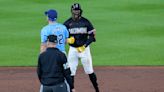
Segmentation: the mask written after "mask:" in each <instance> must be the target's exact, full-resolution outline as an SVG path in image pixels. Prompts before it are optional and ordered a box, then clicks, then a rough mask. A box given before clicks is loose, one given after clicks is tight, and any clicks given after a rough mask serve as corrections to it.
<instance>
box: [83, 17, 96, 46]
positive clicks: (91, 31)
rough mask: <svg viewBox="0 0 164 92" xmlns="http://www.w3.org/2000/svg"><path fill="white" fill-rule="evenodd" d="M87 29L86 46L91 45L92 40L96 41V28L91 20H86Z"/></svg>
mask: <svg viewBox="0 0 164 92" xmlns="http://www.w3.org/2000/svg"><path fill="white" fill-rule="evenodd" d="M86 26H87V31H88V36H89V37H88V40H87V41H86V43H85V47H87V46H88V45H90V44H91V43H92V42H95V41H96V38H95V29H94V27H93V25H92V24H91V22H90V21H89V20H87V21H86Z"/></svg>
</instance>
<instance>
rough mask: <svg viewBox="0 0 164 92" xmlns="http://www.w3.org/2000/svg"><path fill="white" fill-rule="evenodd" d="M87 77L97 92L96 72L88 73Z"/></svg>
mask: <svg viewBox="0 0 164 92" xmlns="http://www.w3.org/2000/svg"><path fill="white" fill-rule="evenodd" d="M89 78H90V80H91V82H92V84H93V87H94V88H95V90H96V92H99V88H98V83H97V77H96V74H95V73H92V74H89Z"/></svg>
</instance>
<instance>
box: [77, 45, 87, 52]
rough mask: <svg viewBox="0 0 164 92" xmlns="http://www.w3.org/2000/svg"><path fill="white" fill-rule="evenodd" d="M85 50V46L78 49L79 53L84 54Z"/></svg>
mask: <svg viewBox="0 0 164 92" xmlns="http://www.w3.org/2000/svg"><path fill="white" fill-rule="evenodd" d="M84 50H85V46H84V45H83V46H81V47H77V51H78V52H79V53H81V52H83V51H84Z"/></svg>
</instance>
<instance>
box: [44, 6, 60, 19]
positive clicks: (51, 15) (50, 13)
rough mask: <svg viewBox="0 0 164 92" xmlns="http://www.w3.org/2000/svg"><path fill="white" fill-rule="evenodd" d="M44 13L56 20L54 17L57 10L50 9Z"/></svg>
mask: <svg viewBox="0 0 164 92" xmlns="http://www.w3.org/2000/svg"><path fill="white" fill-rule="evenodd" d="M45 15H46V16H47V17H48V19H49V20H51V21H56V19H57V11H56V10H53V9H50V10H48V11H45Z"/></svg>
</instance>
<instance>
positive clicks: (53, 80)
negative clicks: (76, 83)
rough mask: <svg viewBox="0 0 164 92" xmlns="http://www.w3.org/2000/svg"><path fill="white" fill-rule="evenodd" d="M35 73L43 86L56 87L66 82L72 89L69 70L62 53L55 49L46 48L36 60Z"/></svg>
mask: <svg viewBox="0 0 164 92" xmlns="http://www.w3.org/2000/svg"><path fill="white" fill-rule="evenodd" d="M37 73H38V77H39V80H40V82H41V83H42V84H43V85H45V86H52V85H57V84H59V83H62V82H64V78H65V79H66V80H67V82H68V84H69V85H70V88H71V89H72V88H73V83H72V78H71V75H70V74H71V72H70V68H69V67H68V64H67V58H66V56H65V54H64V53H62V52H61V51H59V50H58V49H57V48H47V50H46V51H45V52H43V53H42V54H40V56H39V58H38V68H37Z"/></svg>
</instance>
